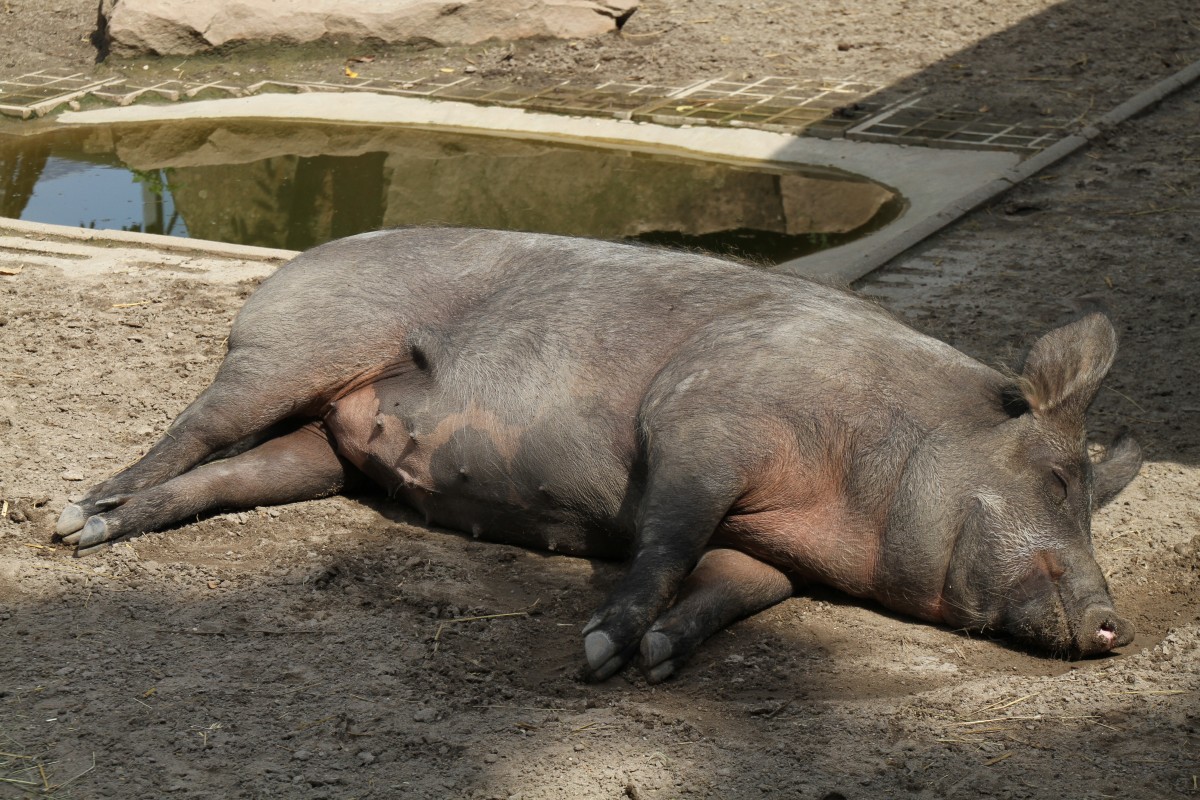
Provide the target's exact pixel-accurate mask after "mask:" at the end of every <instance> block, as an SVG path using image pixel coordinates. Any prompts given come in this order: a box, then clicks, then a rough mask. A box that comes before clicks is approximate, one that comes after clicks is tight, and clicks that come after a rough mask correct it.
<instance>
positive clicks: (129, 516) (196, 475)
mask: <svg viewBox="0 0 1200 800" xmlns="http://www.w3.org/2000/svg"><path fill="white" fill-rule="evenodd" d="M357 475H358V473H357V471H356V470H355V469H354V468H353V467H352V466H350V465H349V464H348V463H347V462H345V461H344V460H343V459H342V458H341V457H340V456H338V454H337V452H336V450H335V449H334V443H333V442H332V441H331V439H330V437H329V435H328V434H327V433H326V431H325V429H324V426H322V425H321V424H320V423H316V422H313V423H309V424H307V425H304V426H303V427H301V428H298V429H296V430H294V431H292V432H291V433H288V434H285V435H283V436H279V437H277V438H274V439H268V440H267V441H265V442H263V443H262V444H259V445H258V446H257V447H254V448H252V449H250V450H248V451H246V452H244V453H241V454H239V455H236V456H233V457H231V458H225V459H221V460H218V461H211V462H209V463H207V464H203V465H201V466H199V467H196V468H195V469H192V470H189V471H187V472H185V473H183V474H182V475H179V476H177V477H175V478H172V479H170V480H168V481H166V482H164V483H160V484H158V485H157V486H153V487H151V488H148V489H143V490H141V491H137V492H134V493H133V494H132V495H130V496H129V497H128V498H125V499H124V502H122V503H121V504H120V505H116V506H114V507H112V508H110V509H108V510H106V511H103V512H101V513H96V514H93V515H92V516H90V517H89V518H88V519H87V521H86V523H85V524H84V525H83V526H82V530H78V531H76V532H72V533H69V534H67V535H65V536H64V537H63V541H64V542H66V543H67V544H73V545H75V546H76V551H75V554H76V555H85V554H86V553H88V552H91V551H92V550H95V549H97V548H98V547H99V546H100V545H101V544H102V543H104V542H107V541H112V540H114V539H120V538H122V537H125V536H132V535H136V534H139V533H145V532H149V531H155V530H160V529H162V528H165V527H168V526H170V525H172V524H174V523H177V522H179V521H181V520H185V519H188V518H189V517H193V516H195V515H197V514H203V513H205V512H208V511H214V510H217V509H238V508H253V507H255V506H262V505H277V504H280V503H291V502H297V501H300V500H308V499H312V498H315V497H322V496H325V495H329V494H333V493H335V492H337V491H339V490H340V489H341V488H342V487H343V486H344V485H345V483H346V481H347V479H348V478H350V477H353V476H357Z"/></svg>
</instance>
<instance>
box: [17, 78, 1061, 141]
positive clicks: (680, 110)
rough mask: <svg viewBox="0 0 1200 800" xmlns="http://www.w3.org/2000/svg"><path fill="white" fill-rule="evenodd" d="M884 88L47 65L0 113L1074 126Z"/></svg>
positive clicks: (1021, 136)
mask: <svg viewBox="0 0 1200 800" xmlns="http://www.w3.org/2000/svg"><path fill="white" fill-rule="evenodd" d="M883 90H884V87H883V86H881V85H878V84H873V83H869V82H867V81H863V80H858V79H829V78H821V77H811V78H786V77H778V76H774V77H768V78H761V79H759V80H755V81H735V80H731V79H729V78H715V79H710V80H702V81H695V82H693V83H689V84H685V85H682V86H665V85H655V84H639V83H624V82H613V81H610V82H605V83H600V84H593V83H580V82H576V81H571V80H565V81H553V82H550V83H546V84H542V85H538V86H519V85H514V84H503V83H495V82H491V81H488V80H485V79H482V78H478V77H475V76H471V75H463V74H459V73H435V74H433V75H426V76H421V77H417V78H413V79H399V78H348V79H346V80H344V81H338V82H330V81H276V80H267V81H259V82H257V83H253V84H249V85H246V86H242V85H238V84H234V83H231V82H225V81H215V82H210V83H190V82H185V81H179V80H167V81H161V82H158V83H151V84H144V85H143V84H138V83H136V82H134V81H130V80H129V79H127V78H121V77H116V78H108V79H104V80H100V81H96V80H91V79H89V78H87V77H86V76H85V75H83V74H82V73H71V74H56V73H53V72H50V71H42V72H35V73H32V74H29V75H23V76H21V77H20V78H15V79H12V80H0V113H4V114H9V115H12V116H18V117H21V118H23V119H27V118H29V117H31V116H34V115H36V116H43V115H45V114H46V113H49V112H50V111H53V110H54V109H56V108H59V107H61V106H63V105H69V106H71V107H72V108H78V107H79V105H80V101H81V100H85V99H87V98H94V99H95V100H97V101H99V102H103V103H108V104H112V105H119V106H126V105H130V104H132V103H137V102H155V101H160V102H161V101H167V102H176V101H179V100H186V99H192V98H215V97H242V96H246V95H255V94H264V93H272V92H374V93H377V94H390V95H396V96H402V97H425V98H431V99H440V100H455V101H460V102H468V103H477V104H481V105H503V106H509V107H514V108H523V109H528V110H531V111H547V112H553V113H558V114H572V115H578V116H600V117H607V118H616V119H625V120H634V121H639V122H656V123H660V124H666V125H717V126H723V127H744V128H755V129H761V130H771V131H777V132H781V133H791V134H805V135H809V136H820V137H823V138H839V137H845V138H847V139H852V140H857V141H882V142H892V143H895V144H914V145H926V146H934V147H958V148H971V149H1003V150H1010V151H1016V152H1024V153H1033V152H1037V151H1038V150H1041V149H1043V148H1045V147H1047V146H1048V145H1050V144H1052V143H1053V142H1054V141H1055V140H1057V139H1058V138H1060V137H1061V136H1063V135H1065V134H1066V133H1067V130H1068V128H1069V127H1070V125H1071V123H1067V122H1062V121H1053V120H1043V121H1040V122H1037V123H1028V122H1025V121H1004V120H996V119H991V118H989V117H988V116H987V115H986V114H982V113H979V112H969V111H965V110H962V109H959V108H951V109H938V108H930V107H927V106H926V105H924V103H926V102H928V101H927V98H924V97H922V96H921V93H916V94H912V95H907V96H905V97H902V98H900V99H899V100H897V101H895V102H892V103H889V104H887V105H884V104H883V101H882V98H883V96H884V91H883Z"/></svg>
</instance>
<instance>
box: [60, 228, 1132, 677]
mask: <svg viewBox="0 0 1200 800" xmlns="http://www.w3.org/2000/svg"><path fill="white" fill-rule="evenodd" d="M1115 354H1116V336H1115V333H1114V331H1113V328H1112V325H1111V324H1110V323H1109V322H1108V320H1107V319H1106V318H1105V317H1103V316H1101V315H1098V314H1093V315H1090V316H1087V317H1084V318H1082V319H1080V320H1077V321H1076V322H1074V323H1071V324H1070V325H1067V326H1064V327H1061V328H1058V329H1055V330H1052V331H1050V332H1049V333H1047V334H1045V335H1044V336H1042V337H1041V338H1040V339H1038V340H1037V341H1036V342H1035V343H1034V344H1033V346H1032V347H1031V349H1030V351H1029V355H1028V357H1027V358H1026V361H1025V364H1024V366H1023V367H1022V369H1021V370H1020V372H1019V374H1016V375H1003V374H1001V373H999V372H997V371H995V370H993V369H991V368H989V367H986V366H984V365H983V364H981V363H979V362H977V361H975V360H973V359H971V358H969V357H967V356H965V355H964V354H962V353H960V352H958V351H957V350H955V349H953V348H952V347H950V346H949V345H946V344H944V343H942V342H939V341H937V340H935V339H932V338H930V337H927V336H924V335H922V334H920V333H918V332H916V331H914V330H912V329H911V328H908V327H907V326H905V325H904V324H902V323H900V322H899V321H897V320H896V319H894V318H893V317H891V316H890V315H888V314H887V313H886V312H885V311H883V310H881V309H880V308H878V307H877V306H875V305H873V304H871V303H869V302H866V301H864V300H862V299H860V298H858V297H856V296H855V295H853V294H851V293H848V292H843V291H839V290H836V289H832V288H829V287H826V286H823V285H820V284H816V283H811V282H808V281H804V280H799V279H795V278H790V277H784V276H780V275H776V274H772V273H768V272H765V271H761V270H756V269H752V268H749V267H746V266H742V265H738V264H734V263H730V262H727V261H723V260H720V259H714V258H708V257H703V256H698V255H692V254H685V253H677V252H669V251H662V250H656V249H651V248H640V247H632V246H628V245H620V244H611V243H604V242H596V241H589V240H580V239H570V238H564V237H554V236H545V235H538V234H522V233H505V232H496V231H478V230H469V229H436V228H433V229H406V230H394V231H383V232H379V233H373V234H364V235H361V236H356V237H352V238H350V239H344V240H341V241H338V242H332V243H330V244H327V245H323V246H321V247H318V248H316V249H314V250H312V251H309V252H308V253H305V254H303V255H301V256H299V257H297V258H296V259H294V260H293V261H292V262H290V263H289V264H287V265H285V266H284V267H282V268H281V269H280V270H279V271H278V272H277V273H276V274H275V275H273V276H272V277H271V278H269V279H268V280H267V281H265V282H264V283H263V284H262V286H261V287H260V288H259V289H258V290H257V291H256V292H255V293H254V294H253V295H252V296H251V297H250V299H249V300H248V301H247V303H246V305H245V307H244V308H243V309H242V310H241V312H240V313H239V314H238V316H237V318H236V319H235V321H234V324H233V328H232V331H231V333H230V336H229V352H228V353H227V355H226V357H225V360H224V362H223V363H222V365H221V367H220V369H219V371H218V373H217V375H216V378H215V379H214V381H213V383H212V385H210V386H209V387H208V388H207V389H206V390H205V391H204V392H203V393H202V394H201V395H200V396H199V397H198V398H197V399H196V400H195V401H194V402H193V403H192V404H191V405H190V406H188V408H187V409H185V410H184V411H183V413H181V414H180V415H179V417H178V418H177V419H176V420H175V422H174V423H173V424H172V426H171V428H170V430H169V431H168V432H167V434H166V435H165V436H164V437H163V438H162V439H161V440H160V441H159V442H158V443H156V444H155V445H154V446H153V447H152V448H151V449H150V450H149V451H148V452H147V453H146V455H145V456H144V457H143V458H142V459H141V460H140V461H138V462H137V463H136V464H134V465H132V466H131V467H129V468H127V469H125V470H123V471H122V472H120V473H118V474H117V475H115V476H113V477H111V478H109V479H108V480H106V481H104V482H102V483H100V484H99V485H97V486H94V487H92V488H91V489H90V490H89V491H88V492H87V494H86V496H85V497H84V498H83V499H82V500H81V501H80V502H79V503H77V504H72V505H69V506H67V507H66V508H65V509H64V510H63V512H62V515H61V517H60V519H59V522H58V526H57V532H56V535H57V536H58V537H59V538H61V540H62V541H64V542H66V543H67V544H69V545H73V546H75V548H76V551H77V552H78V553H79V554H84V553H86V552H89V551H91V550H94V549H95V548H98V547H102V546H105V543H106V542H111V541H114V540H117V539H120V538H122V537H127V536H134V535H138V534H140V533H143V532H147V531H155V530H161V529H163V528H166V527H169V526H171V525H173V524H175V523H178V522H180V521H182V520H185V519H188V518H191V517H193V516H194V515H196V514H203V513H208V512H212V511H215V510H218V509H231V508H246V507H254V506H261V505H270V504H275V503H286V502H294V501H298V500H303V499H308V498H313V497H319V496H322V495H327V494H330V493H334V492H337V491H340V490H341V489H342V488H343V487H345V486H346V485H347V483H348V482H354V481H362V480H363V479H367V480H369V481H370V482H371V483H373V484H375V485H377V486H378V487H379V488H380V489H381V490H383V491H386V492H388V493H389V494H390V495H392V496H394V497H396V498H398V499H400V500H401V501H403V502H405V503H408V504H409V505H411V506H412V507H414V508H415V509H417V510H418V511H420V512H422V513H424V514H425V516H426V518H427V519H428V520H429V521H430V522H431V523H435V524H438V525H443V526H446V527H449V528H453V529H456V530H460V531H463V532H466V533H469V534H471V535H473V536H476V537H479V538H483V539H490V540H496V541H504V542H509V543H513V544H519V545H524V546H530V547H539V548H545V549H549V550H555V551H558V552H565V553H570V554H577V555H583V556H601V557H627V558H629V559H630V561H629V568H628V570H627V572H626V573H625V575H624V576H623V577H622V578H621V579H620V580H619V581H618V582H617V584H616V585H615V586H614V587H613V588H612V590H611V593H610V595H609V597H608V599H607V600H606V601H605V602H604V603H603V604H602V605H601V607H600V608H599V609H597V611H596V613H595V614H594V615H593V617H592V618H591V619H590V620H589V621H588V622H587V624H586V625H585V626H584V628H583V636H584V639H583V644H584V655H585V659H586V662H587V673H588V675H589V676H590V677H592V678H593V679H603V678H606V677H608V676H610V675H612V674H614V673H615V672H617V671H618V670H620V669H621V668H622V667H624V666H625V665H626V664H627V663H629V662H630V661H633V660H636V661H638V662H640V664H641V666H642V668H643V669H644V670H645V671H646V673H647V675H648V676H649V677H650V679H651V680H662V679H664V678H666V677H668V676H669V675H671V674H672V673H673V672H674V671H675V670H677V669H678V668H679V666H680V665H682V664H683V663H684V662H685V661H686V659H687V656H688V655H689V653H691V652H692V651H693V650H694V648H695V647H697V646H698V645H699V644H700V643H701V642H703V641H704V639H706V638H707V637H708V636H710V635H712V634H713V633H715V632H716V631H718V630H720V629H721V628H723V627H724V626H726V625H728V624H730V623H731V622H733V621H734V620H736V619H739V618H741V617H744V616H747V615H749V614H753V613H755V612H757V611H759V610H761V609H763V608H766V607H768V606H770V605H772V604H774V603H776V602H779V601H780V600H782V599H784V598H786V597H788V596H790V595H791V594H793V593H794V592H795V591H796V590H797V588H798V587H803V586H804V585H806V584H809V583H814V582H815V583H822V584H826V585H829V586H833V587H835V588H837V589H840V590H842V591H845V592H848V593H850V594H852V595H854V596H857V597H864V598H871V599H874V600H877V601H878V602H880V603H882V604H883V605H885V606H887V607H889V608H893V609H896V610H898V611H901V612H904V613H906V614H910V615H912V616H914V617H917V618H920V619H923V620H927V621H930V622H935V623H943V624H946V625H950V626H954V627H960V628H967V629H973V630H984V631H990V632H998V633H1004V634H1008V635H1011V636H1013V637H1016V638H1019V639H1021V640H1023V641H1025V642H1027V643H1029V644H1031V645H1033V646H1035V647H1038V648H1041V649H1043V650H1044V651H1046V652H1047V653H1049V654H1053V655H1058V656H1066V657H1084V656H1091V655H1096V654H1100V653H1104V652H1108V651H1110V650H1112V649H1113V648H1116V647H1120V646H1122V645H1125V644H1128V643H1129V642H1130V641H1131V640H1132V638H1133V629H1132V626H1131V625H1130V623H1129V622H1128V621H1126V620H1124V619H1123V618H1121V617H1120V616H1118V615H1117V613H1116V611H1115V609H1114V607H1113V602H1112V598H1111V596H1110V593H1109V590H1108V586H1107V584H1106V583H1105V580H1104V577H1103V575H1102V574H1101V571H1100V569H1099V567H1098V566H1097V564H1096V561H1095V558H1094V556H1093V553H1092V543H1091V531H1090V520H1091V514H1092V512H1093V510H1094V509H1095V508H1097V507H1098V506H1100V505H1102V504H1103V503H1105V502H1108V501H1109V500H1111V499H1112V498H1113V497H1114V496H1115V495H1116V494H1117V493H1118V492H1119V491H1120V490H1121V488H1122V487H1124V486H1125V485H1126V484H1127V483H1128V482H1129V481H1130V480H1131V479H1132V478H1133V477H1134V476H1135V475H1136V473H1137V470H1138V467H1139V465H1140V460H1141V457H1140V452H1139V450H1138V447H1137V445H1136V443H1134V441H1133V440H1132V439H1131V438H1128V437H1124V438H1121V439H1118V440H1117V441H1116V442H1114V443H1112V445H1111V446H1110V447H1109V448H1108V451H1107V454H1106V456H1105V457H1104V458H1102V459H1100V460H1098V461H1095V462H1093V461H1092V460H1091V459H1090V458H1089V457H1088V451H1087V444H1088V443H1087V436H1086V432H1085V430H1084V414H1085V412H1086V410H1087V408H1088V406H1089V405H1090V403H1091V402H1092V400H1093V399H1094V397H1095V396H1096V393H1097V392H1098V391H1099V388H1100V384H1101V381H1102V380H1103V379H1104V377H1105V375H1106V373H1107V372H1108V370H1109V368H1110V367H1111V365H1112V362H1113V359H1114V358H1115Z"/></svg>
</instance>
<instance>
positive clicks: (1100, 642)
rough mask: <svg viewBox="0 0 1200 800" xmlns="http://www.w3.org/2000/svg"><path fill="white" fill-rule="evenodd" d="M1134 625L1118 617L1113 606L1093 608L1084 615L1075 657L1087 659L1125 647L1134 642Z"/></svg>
mask: <svg viewBox="0 0 1200 800" xmlns="http://www.w3.org/2000/svg"><path fill="white" fill-rule="evenodd" d="M1133 635H1134V630H1133V624H1132V623H1131V622H1129V621H1128V620H1126V619H1123V618H1122V617H1119V616H1117V613H1116V612H1115V611H1114V610H1113V608H1112V606H1108V605H1097V606H1092V607H1091V608H1089V609H1088V610H1087V611H1085V612H1084V614H1083V619H1082V620H1081V622H1080V625H1079V628H1078V629H1077V633H1076V636H1075V648H1074V649H1075V651H1076V652H1075V653H1074V655H1075V657H1076V658H1087V657H1088V656H1098V655H1101V654H1102V653H1107V652H1108V651H1109V650H1112V649H1114V648H1117V647H1124V646H1125V645H1127V644H1129V643H1130V642H1132V641H1133Z"/></svg>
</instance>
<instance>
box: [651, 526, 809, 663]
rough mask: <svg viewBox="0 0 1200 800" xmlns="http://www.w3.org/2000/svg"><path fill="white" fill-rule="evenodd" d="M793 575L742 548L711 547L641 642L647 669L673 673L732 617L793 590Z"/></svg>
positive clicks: (771, 602)
mask: <svg viewBox="0 0 1200 800" xmlns="http://www.w3.org/2000/svg"><path fill="white" fill-rule="evenodd" d="M793 591H794V586H793V583H792V580H791V579H790V578H789V577H788V576H787V575H785V574H784V573H783V572H780V571H779V570H778V569H776V568H775V567H772V566H771V565H769V564H765V563H763V562H762V561H759V560H758V559H756V558H754V557H753V556H749V555H747V554H745V553H743V552H741V551H740V550H730V549H726V548H718V549H714V550H709V551H708V552H706V553H705V554H704V556H703V558H701V559H700V563H698V564H697V565H696V568H695V569H694V570H692V574H691V575H689V576H688V577H687V580H685V581H684V584H683V587H682V588H681V589H680V591H679V596H678V598H676V600H675V604H674V605H673V606H671V608H670V609H669V610H668V611H667V612H666V613H664V614H663V615H662V616H661V617H659V618H658V619H657V620H656V621H655V623H654V624H653V625H651V626H650V630H648V631H646V634H645V636H643V637H642V642H641V657H642V659H641V661H642V669H643V670H645V672H646V677H647V678H648V679H649V680H650V681H651V682H652V683H657V682H659V681H662V680H665V679H666V678H668V677H669V676H670V675H671V674H672V673H674V672H675V670H676V669H677V668H678V667H679V666H680V665H681V664H682V663H683V661H684V660H685V659H686V658H687V657H688V655H690V654H691V652H692V651H693V650H694V649H695V648H696V647H697V646H698V645H699V644H700V643H701V642H703V641H704V640H705V639H707V638H708V637H710V636H712V635H713V634H714V633H716V632H717V631H720V630H722V629H724V628H725V627H726V626H728V625H730V624H731V623H733V622H735V621H737V620H739V619H742V618H743V617H748V616H750V615H751V614H756V613H758V612H759V611H762V610H763V609H765V608H769V607H771V606H773V605H775V604H776V603H779V602H781V601H783V600H785V599H787V598H788V597H791V596H792V593H793Z"/></svg>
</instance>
